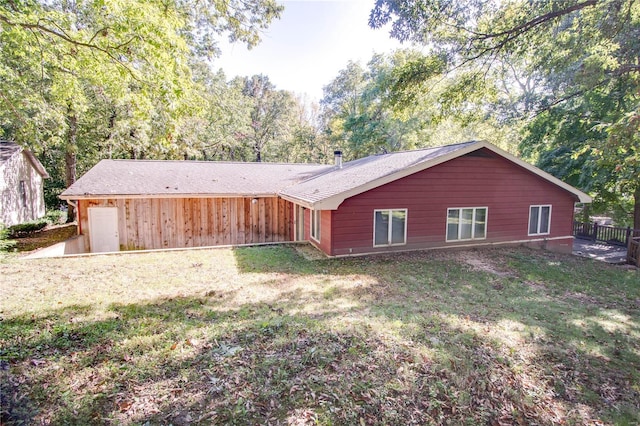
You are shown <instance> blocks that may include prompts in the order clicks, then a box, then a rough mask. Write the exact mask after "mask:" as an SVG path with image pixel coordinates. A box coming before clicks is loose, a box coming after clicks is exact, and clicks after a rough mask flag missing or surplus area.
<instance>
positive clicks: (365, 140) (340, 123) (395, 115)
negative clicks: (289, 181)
mask: <svg viewBox="0 0 640 426" xmlns="http://www.w3.org/2000/svg"><path fill="white" fill-rule="evenodd" d="M430 60H431V58H429V57H426V56H424V55H422V54H421V53H419V52H417V51H412V50H398V51H396V52H394V53H392V54H388V55H381V54H375V55H373V57H372V58H371V60H370V61H369V62H368V64H367V67H366V69H365V68H362V67H361V66H360V65H358V64H355V63H349V64H347V67H346V68H345V69H343V70H342V71H340V73H339V74H338V76H337V77H336V79H334V81H332V82H331V83H330V84H329V85H328V86H326V87H325V89H324V93H325V97H324V98H323V100H322V105H323V106H324V114H325V118H326V120H327V133H328V134H329V137H330V138H331V140H332V141H333V143H334V145H335V146H336V147H339V148H341V149H342V150H344V151H345V153H346V156H347V157H351V158H354V157H361V156H364V155H368V154H375V153H380V152H390V151H397V150H406V149H414V148H416V147H427V146H433V145H441V144H442V143H443V141H459V140H461V139H465V140H468V139H484V138H486V137H487V136H488V135H491V136H492V137H493V139H494V142H496V143H497V144H498V145H501V146H503V147H505V148H507V149H509V150H511V147H512V146H513V143H512V142H510V140H512V138H511V137H510V134H509V132H507V131H505V128H504V127H503V126H501V125H500V123H498V122H497V121H496V120H493V119H491V118H490V117H488V116H487V114H486V113H485V112H483V111H481V110H478V109H476V108H473V107H475V106H476V105H475V104H473V105H471V102H472V101H474V100H475V99H469V98H467V99H466V103H462V102H458V101H457V100H452V99H451V98H450V96H451V94H452V93H454V91H453V90H450V89H451V87H452V86H454V85H459V84H464V83H465V79H464V78H462V77H463V76H458V77H457V79H453V78H447V77H446V76H442V75H438V76H436V77H431V78H429V79H427V80H425V81H420V82H414V83H412V84H407V81H406V80H403V79H404V78H405V77H406V76H407V73H406V70H407V69H413V68H414V67H419V66H422V65H425V64H426V63H427V62H429V61H430ZM405 84H407V86H406V87H407V89H408V88H409V87H410V90H411V91H410V92H409V91H408V90H405V91H403V92H402V95H403V96H405V95H406V96H410V97H411V101H410V102H407V103H406V104H405V105H407V106H405V107H398V105H399V103H400V102H399V100H398V97H396V95H397V94H398V92H397V88H398V87H399V86H400V85H405ZM402 103H404V101H403V102H402ZM470 123H473V124H474V125H473V126H471V125H470Z"/></svg>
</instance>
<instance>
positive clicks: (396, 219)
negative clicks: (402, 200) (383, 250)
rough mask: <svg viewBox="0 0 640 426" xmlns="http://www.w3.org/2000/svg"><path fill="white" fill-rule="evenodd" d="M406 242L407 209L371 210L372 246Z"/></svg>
mask: <svg viewBox="0 0 640 426" xmlns="http://www.w3.org/2000/svg"><path fill="white" fill-rule="evenodd" d="M406 243H407V209H389V210H374V211H373V246H374V247H379V246H394V245H402V244H406Z"/></svg>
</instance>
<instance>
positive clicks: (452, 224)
mask: <svg viewBox="0 0 640 426" xmlns="http://www.w3.org/2000/svg"><path fill="white" fill-rule="evenodd" d="M485 238H487V208H486V207H464V208H458V209H447V241H464V240H484V239H485Z"/></svg>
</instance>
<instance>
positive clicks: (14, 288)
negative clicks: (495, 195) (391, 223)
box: [0, 246, 640, 425]
mask: <svg viewBox="0 0 640 426" xmlns="http://www.w3.org/2000/svg"><path fill="white" fill-rule="evenodd" d="M0 277H2V278H0V279H1V281H2V284H1V285H0V307H1V308H0V309H1V312H0V316H1V317H2V321H0V360H1V361H0V362H1V367H2V368H0V374H2V389H1V391H2V392H1V395H2V418H1V421H0V423H2V424H78V425H86V424H141V425H142V424H148V425H155V424H173V425H187V424H238V425H247V424H256V425H257V424H273V425H275V424H283V425H307V424H309V425H311V424H322V425H369V424H389V425H410V424H416V425H424V424H451V425H463V424H469V425H476V424H481V425H482V424H490V425H514V424H522V425H532V424H541V425H547V424H549V425H550V424H576V425H582V424H621V425H625V424H629V425H631V424H638V423H640V414H639V413H640V274H639V273H638V272H637V271H636V270H628V269H624V268H621V267H615V266H608V265H605V264H602V263H597V262H594V261H591V260H588V259H582V258H575V257H572V256H562V255H556V254H552V253H548V252H544V251H535V250H529V249H524V248H513V249H489V250H468V251H452V252H415V253H408V254H400V255H381V256H375V257H360V258H351V259H332V260H327V259H325V260H314V261H312V260H306V259H305V258H303V257H302V256H301V255H300V254H299V253H298V251H297V250H296V249H295V248H294V247H291V246H278V247H262V248H242V249H236V250H228V249H221V250H197V251H183V252H165V253H132V254H125V255H116V256H94V257H81V258H68V259H42V260H32V261H25V260H21V259H19V258H17V257H13V256H9V257H4V258H2V259H0Z"/></svg>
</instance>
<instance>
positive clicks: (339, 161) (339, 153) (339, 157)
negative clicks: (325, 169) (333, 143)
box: [333, 151, 342, 169]
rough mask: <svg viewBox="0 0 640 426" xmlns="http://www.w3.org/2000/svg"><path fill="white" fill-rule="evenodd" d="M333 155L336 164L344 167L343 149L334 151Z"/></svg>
mask: <svg viewBox="0 0 640 426" xmlns="http://www.w3.org/2000/svg"><path fill="white" fill-rule="evenodd" d="M333 157H334V159H335V163H336V166H337V167H338V168H339V169H341V168H342V151H333Z"/></svg>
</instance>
